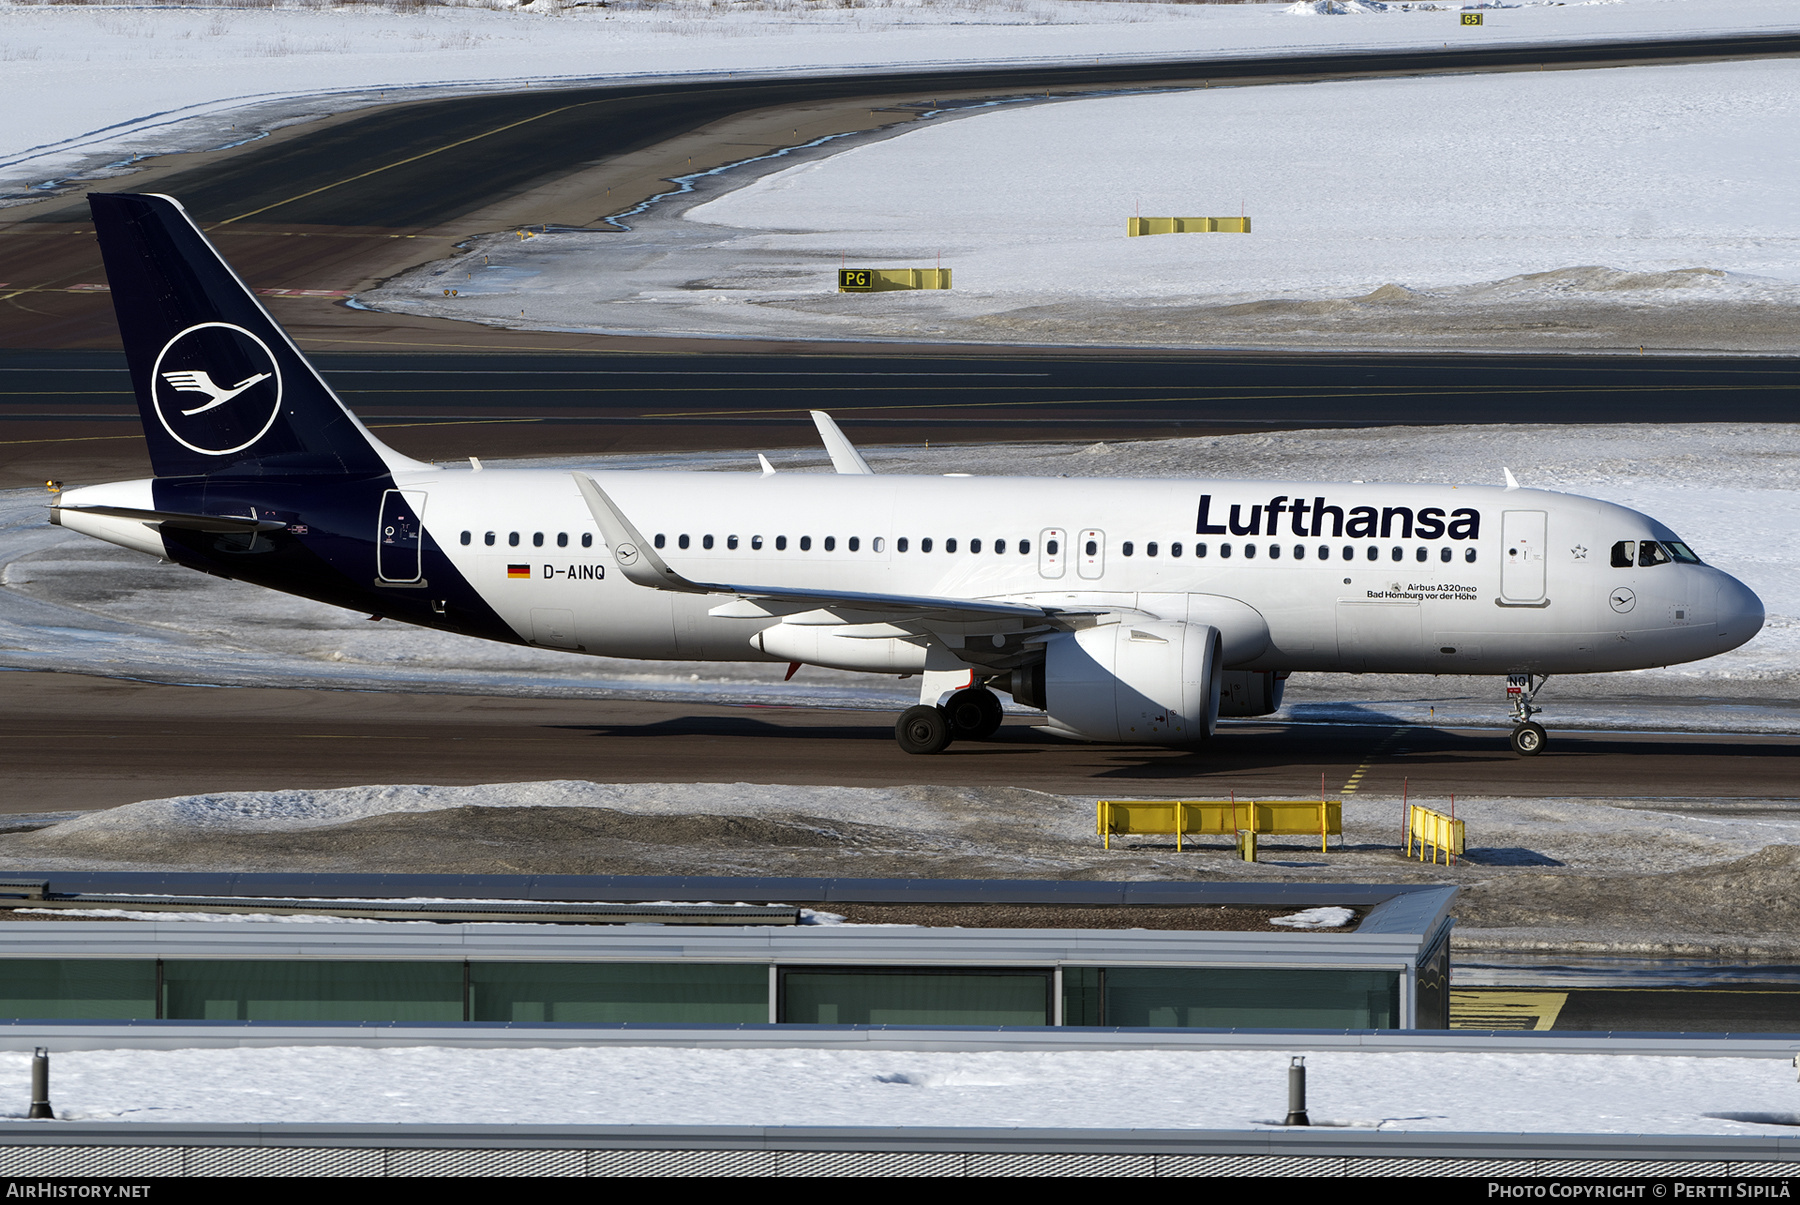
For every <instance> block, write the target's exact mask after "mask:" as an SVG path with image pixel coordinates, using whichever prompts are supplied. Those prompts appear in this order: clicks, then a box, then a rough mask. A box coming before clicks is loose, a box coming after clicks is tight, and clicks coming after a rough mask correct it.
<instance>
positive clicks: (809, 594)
mask: <svg viewBox="0 0 1800 1205" xmlns="http://www.w3.org/2000/svg"><path fill="white" fill-rule="evenodd" d="M90 200H91V204H92V207H93V214H94V222H95V227H96V230H97V232H98V235H99V239H100V245H101V249H102V251H103V253H104V255H105V260H106V271H107V277H108V279H109V281H110V283H111V286H112V299H113V304H114V307H115V308H116V310H117V313H118V320H119V331H120V334H121V335H122V336H123V339H124V344H125V352H126V356H127V359H128V360H129V362H130V368H131V378H132V385H133V387H134V389H135V390H136V393H137V399H138V405H139V407H140V409H141V411H142V416H143V423H144V433H145V436H146V438H147V439H148V441H149V449H150V457H151V463H152V464H153V466H154V469H155V473H156V476H155V477H154V478H153V479H151V480H147V481H122V482H115V483H112V484H109V485H92V486H87V487H85V488H81V489H73V490H70V491H68V492H67V493H65V494H64V495H63V496H62V498H61V504H60V505H59V506H58V507H57V508H56V509H55V510H54V512H53V519H54V521H56V522H58V523H60V524H62V525H63V526H65V527H68V528H71V529H74V530H76V531H80V532H84V533H86V534H88V535H91V536H95V537H98V538H99V539H102V540H108V541H111V542H112V543H115V544H119V545H123V546H124V547H127V548H134V549H137V550H139V551H142V552H145V553H148V554H149V555H151V556H156V557H162V558H164V559H166V560H170V561H175V562H177V563H179V564H182V565H185V566H187V567H189V568H192V569H198V570H201V571H203V572H206V573H212V574H218V575H221V576H225V577H230V578H236V579H238V580H241V581H246V582H253V583H255V584H257V585H261V586H267V587H269V588H271V589H274V590H283V591H286V592H288V593H291V594H298V595H302V596H304V597H307V598H312V599H317V600H319V601H321V602H326V603H331V604H334V605H336V606H340V607H349V608H354V609H356V610H358V611H368V612H372V613H374V614H377V615H381V616H386V617H389V618H392V619H397V620H403V621H405V622H407V623H414V624H420V625H422V626H425V627H432V628H441V629H443V630H446V631H452V632H462V633H466V634H468V635H471V636H481V637H486V638H488V639H491V640H500V641H506V642H508V643H513V644H528V645H537V646H540V647H544V648H553V649H566V650H568V651H569V652H571V653H589V654H594V655H597V656H605V657H633V658H652V659H656V660H693V661H771V662H787V663H791V664H792V663H797V664H805V665H816V666H825V667H829V668H833V669H843V670H860V671H867V672H875V673H891V674H894V675H897V676H914V677H916V678H917V679H918V681H919V682H920V694H919V704H918V706H916V707H912V708H910V709H909V710H907V711H906V712H905V714H903V715H902V716H901V717H900V719H899V723H898V724H897V726H896V734H897V736H898V739H899V742H900V744H901V746H902V747H903V748H905V749H906V750H908V751H910V752H914V753H935V752H938V751H940V750H942V749H944V748H945V747H946V746H947V745H949V744H950V743H951V742H952V741H953V740H979V739H982V738H984V737H987V736H989V735H991V734H992V733H993V732H994V730H995V729H996V728H997V727H998V725H999V723H1000V718H1001V707H1000V702H999V700H998V698H997V697H996V696H995V694H994V693H993V692H994V691H995V690H1000V691H1004V692H1006V693H1008V694H1010V695H1011V696H1012V698H1013V699H1014V700H1015V701H1016V702H1018V703H1020V704H1023V705H1025V706H1027V707H1031V708H1036V709H1038V710H1040V711H1042V712H1044V713H1045V715H1046V717H1047V720H1046V724H1045V726H1046V727H1047V728H1048V729H1049V730H1050V731H1052V732H1055V733H1059V734H1061V735H1064V736H1068V737H1073V738H1077V739H1083V740H1094V741H1118V742H1126V743H1131V744H1151V745H1189V744H1193V743H1196V742H1199V741H1202V740H1204V739H1205V738H1206V737H1208V736H1210V735H1211V734H1212V732H1213V729H1214V725H1215V724H1216V722H1217V720H1218V718H1219V717H1220V716H1221V715H1224V716H1255V715H1267V714H1269V713H1271V712H1273V711H1275V710H1276V708H1277V707H1278V706H1279V705H1280V703H1281V695H1282V686H1283V683H1284V680H1285V679H1286V677H1287V676H1288V674H1290V673H1292V672H1294V671H1296V670H1307V671H1314V672H1324V673H1400V674H1431V673H1454V674H1489V675H1494V676H1495V677H1496V678H1504V679H1506V681H1507V684H1508V686H1507V689H1508V693H1509V695H1510V696H1511V700H1512V706H1513V710H1512V715H1513V736H1512V742H1513V747H1514V748H1515V749H1517V750H1518V751H1519V752H1520V753H1526V754H1530V753H1536V752H1538V751H1539V750H1540V749H1541V748H1542V747H1543V744H1544V729H1543V728H1542V726H1541V725H1539V724H1538V723H1537V722H1536V721H1534V720H1533V719H1532V716H1533V715H1534V714H1535V713H1536V712H1538V711H1539V710H1540V709H1539V708H1538V707H1536V706H1535V705H1534V704H1533V702H1532V698H1533V695H1534V694H1535V693H1536V691H1537V690H1538V688H1539V687H1541V686H1542V684H1543V682H1544V680H1545V678H1546V676H1548V675H1551V674H1559V673H1596V672H1603V671H1608V670H1630V669H1640V668H1645V667H1649V666H1661V665H1670V664H1674V663H1677V662H1685V661H1696V660H1699V659H1701V658H1703V657H1711V656H1713V655H1715V654H1718V653H1722V652H1725V651H1726V650H1728V649H1733V648H1736V647H1737V646H1738V645H1741V644H1743V643H1744V642H1745V641H1746V640H1749V639H1750V638H1751V637H1752V636H1753V635H1755V634H1756V632H1757V631H1758V630H1759V629H1760V628H1761V626H1762V622H1763V608H1762V604H1761V602H1760V601H1759V600H1758V599H1757V597H1756V596H1755V595H1754V594H1753V593H1751V591H1750V590H1749V589H1747V588H1746V587H1745V586H1744V585H1743V584H1742V583H1740V582H1738V581H1737V580H1735V579H1734V578H1732V577H1730V576H1729V575H1727V574H1725V573H1722V572H1720V571H1719V570H1717V569H1714V568H1711V567H1710V566H1708V565H1706V564H1704V563H1703V562H1702V561H1701V560H1700V558H1699V557H1698V556H1696V555H1695V554H1694V553H1693V552H1692V551H1691V550H1690V549H1689V548H1688V546H1687V545H1686V544H1685V543H1683V542H1682V541H1681V539H1680V538H1679V537H1678V536H1676V534H1675V533H1674V532H1672V531H1670V530H1669V529H1668V528H1667V527H1665V526H1663V525H1662V524H1661V523H1658V522H1657V521H1656V520H1655V519H1653V518H1651V517H1649V516H1648V515H1643V514H1639V513H1638V512H1636V511H1632V510H1628V509H1626V508H1624V507H1621V506H1614V505H1611V504H1609V503H1606V502H1600V501H1596V500H1594V499H1591V498H1582V497H1576V496H1572V495H1568V494H1560V493H1551V492H1547V491H1540V490H1531V489H1521V488H1518V486H1517V485H1516V484H1514V483H1513V481H1512V479H1511V474H1510V473H1508V474H1507V484H1506V486H1505V487H1504V488H1502V487H1499V486H1468V485H1464V486H1435V485H1432V486H1426V485H1364V484H1350V485H1346V484H1314V483H1309V482H1247V481H1216V480H1189V481H1143V480H1080V481H1075V480H1067V479H1056V480H1041V479H1030V478H1016V477H1007V478H995V479H982V478H976V477H960V476H958V477H907V476H890V475H875V474H872V473H871V472H870V471H869V468H868V466H867V464H866V463H864V462H863V460H862V458H861V456H859V455H858V454H857V452H856V450H855V448H853V447H852V446H851V445H850V443H849V441H848V440H846V439H844V437H843V435H842V434H841V433H840V432H839V431H838V429H837V428H836V426H835V425H834V424H832V422H831V420H830V419H829V418H827V417H825V416H824V415H818V416H817V418H818V421H819V427H820V431H821V433H822V434H823V436H824V437H825V441H826V445H827V447H828V449H829V451H830V452H831V455H832V460H833V463H834V465H835V466H836V468H837V473H836V474H834V475H829V476H820V475H803V474H778V473H775V472H773V471H772V470H770V469H769V468H768V467H767V462H766V461H765V462H764V469H763V471H762V472H761V473H742V474H736V473H679V472H594V473H569V472H560V471H549V470H541V471H531V470H526V471H510V470H509V471H500V470H485V471H484V470H482V469H481V468H480V465H479V462H477V461H475V460H473V459H472V460H471V461H470V464H469V466H468V467H455V468H450V467H441V466H437V465H431V464H425V463H422V462H420V461H417V460H413V459H411V458H409V457H406V456H403V455H401V454H400V453H398V452H395V451H394V450H393V449H391V448H388V447H386V446H384V445H383V444H382V443H381V442H380V441H379V440H377V439H376V438H375V437H374V436H373V435H371V434H370V433H369V431H368V430H367V428H365V427H364V426H363V424H362V423H361V422H359V421H358V420H357V418H356V416H355V415H353V414H351V413H350V411H349V410H348V409H346V408H345V406H344V405H343V403H342V402H341V401H339V400H338V398H337V396H336V395H335V394H334V393H333V392H332V391H331V389H330V387H329V386H328V385H326V383H325V382H324V380H323V379H322V378H321V377H320V376H319V374H318V373H317V372H316V371H315V370H314V369H313V368H312V366H311V365H310V364H308V363H307V361H306V358H305V357H304V356H302V355H301V354H300V351H299V349H298V348H296V347H295V346H294V344H293V343H292V341H290V340H289V339H288V337H287V336H286V334H285V333H284V332H283V331H282V330H281V328H280V327H279V326H277V325H276V323H275V321H274V320H273V319H272V318H271V317H270V316H269V314H268V313H267V312H266V311H265V310H264V309H263V308H262V306H261V304H260V303H258V301H257V300H256V297H255V296H254V295H253V294H252V293H251V291H250V290H249V289H248V288H247V287H246V286H245V285H244V283H243V281H242V280H240V279H239V278H238V276H237V274H236V273H235V272H233V271H232V269H231V268H230V267H229V266H228V265H227V264H226V263H225V261H224V260H223V258H221V257H220V255H219V254H218V252H217V251H216V250H215V249H214V248H213V247H212V245H211V244H210V243H209V242H208V241H207V240H206V238H205V237H204V236H203V235H202V234H201V233H200V231H199V229H198V228H197V227H196V226H195V225H194V223H193V222H192V220H191V219H190V218H189V217H188V215H187V213H186V212H185V211H184V210H183V209H182V208H181V206H180V205H179V204H177V203H176V202H175V201H174V200H172V199H170V198H168V197H161V196H134V195H94V196H92V197H91V198H90Z"/></svg>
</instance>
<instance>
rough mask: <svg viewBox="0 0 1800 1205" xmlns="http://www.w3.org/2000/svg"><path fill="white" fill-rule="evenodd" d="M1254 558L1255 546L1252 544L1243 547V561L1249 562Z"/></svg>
mask: <svg viewBox="0 0 1800 1205" xmlns="http://www.w3.org/2000/svg"><path fill="white" fill-rule="evenodd" d="M1255 556H1256V545H1254V544H1246V545H1244V559H1245V560H1251V559H1253V558H1254V557H1255Z"/></svg>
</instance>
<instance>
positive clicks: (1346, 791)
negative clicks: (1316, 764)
mask: <svg viewBox="0 0 1800 1205" xmlns="http://www.w3.org/2000/svg"><path fill="white" fill-rule="evenodd" d="M1404 731H1406V730H1405V729H1404V728H1396V729H1394V730H1393V731H1392V732H1390V733H1388V734H1387V735H1386V736H1384V737H1382V738H1381V743H1380V744H1378V745H1376V746H1375V747H1374V748H1373V749H1371V750H1369V756H1368V757H1367V758H1366V759H1365V760H1364V761H1363V764H1362V765H1360V766H1358V767H1356V773H1354V774H1352V775H1351V776H1350V777H1349V778H1348V779H1347V780H1346V781H1345V782H1344V785H1343V786H1341V787H1339V788H1338V794H1340V795H1353V794H1355V793H1356V788H1357V787H1358V786H1359V785H1361V783H1362V776H1363V775H1364V774H1367V773H1368V772H1369V767H1370V766H1372V765H1374V764H1375V759H1376V758H1378V757H1380V756H1381V755H1382V754H1383V753H1386V752H1387V751H1388V746H1389V745H1392V744H1393V743H1394V742H1395V741H1397V740H1399V739H1400V734H1401V733H1402V732H1404Z"/></svg>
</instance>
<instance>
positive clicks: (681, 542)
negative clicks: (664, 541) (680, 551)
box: [675, 532, 688, 548]
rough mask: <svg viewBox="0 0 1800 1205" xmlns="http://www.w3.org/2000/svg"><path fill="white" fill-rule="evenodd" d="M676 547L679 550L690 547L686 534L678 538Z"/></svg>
mask: <svg viewBox="0 0 1800 1205" xmlns="http://www.w3.org/2000/svg"><path fill="white" fill-rule="evenodd" d="M675 546H676V547H677V548H686V547H687V546H688V537H687V533H686V532H683V533H682V534H681V535H680V536H678V537H676V540H675Z"/></svg>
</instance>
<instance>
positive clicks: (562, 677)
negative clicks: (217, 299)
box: [0, 425, 1800, 732]
mask: <svg viewBox="0 0 1800 1205" xmlns="http://www.w3.org/2000/svg"><path fill="white" fill-rule="evenodd" d="M866 451H867V453H868V456H869V458H870V460H871V461H872V463H873V464H874V465H875V467H876V468H877V470H878V471H881V472H889V473H904V472H917V473H943V472H972V473H979V474H990V475H995V476H1002V475H1034V476H1048V477H1064V476H1066V477H1071V478H1080V477H1103V476H1106V477H1200V476H1206V477H1212V478H1215V479H1219V478H1223V479H1240V480H1245V479H1247V480H1255V479H1259V478H1264V479H1267V478H1274V479H1285V480H1312V481H1334V480H1336V481H1347V480H1366V481H1422V482H1464V481H1466V482H1483V481H1497V480H1498V479H1499V477H1500V470H1501V466H1502V465H1503V464H1505V465H1508V466H1510V467H1511V468H1512V469H1513V471H1514V472H1515V473H1516V474H1518V476H1519V479H1520V480H1521V482H1523V483H1524V484H1526V485H1528V486H1535V487H1542V488H1548V489H1557V490H1564V491H1568V492H1571V493H1578V494H1586V495H1591V496H1594V497H1600V498H1605V499H1607V500H1609V501H1614V502H1619V503H1623V504H1625V505H1627V506H1632V507H1635V508H1637V509H1639V510H1643V511H1645V512H1647V513H1649V514H1652V515H1655V516H1657V517H1658V518H1660V519H1662V520H1663V521H1664V522H1666V523H1668V524H1669V525H1670V526H1672V527H1673V528H1674V529H1675V531H1676V532H1678V533H1679V534H1680V535H1681V536H1682V537H1683V538H1684V539H1685V540H1687V541H1688V543H1689V544H1691V545H1692V546H1693V548H1694V549H1695V550H1696V551H1697V552H1698V553H1699V554H1700V555H1701V556H1702V557H1703V558H1705V559H1706V560H1707V561H1709V562H1710V563H1712V564H1715V565H1718V566H1719V567H1720V568H1722V569H1724V570H1726V571H1727V572H1729V573H1732V574H1734V575H1736V576H1738V577H1739V578H1741V579H1742V580H1743V581H1745V582H1746V583H1748V584H1749V585H1750V587H1751V588H1752V589H1753V590H1755V591H1756V592H1757V594H1758V595H1759V596H1760V597H1761V598H1762V599H1763V601H1764V604H1765V606H1766V607H1767V608H1768V613H1769V615H1768V622H1767V624H1766V626H1765V627H1764V629H1763V631H1762V633H1761V634H1760V635H1758V636H1757V637H1756V638H1755V639H1753V640H1752V641H1750V643H1748V644H1746V645H1745V646H1743V647H1742V648H1739V649H1737V650H1734V651H1733V652H1731V653H1727V654H1725V655H1724V656H1722V657H1715V658H1712V659H1710V660H1707V661H1701V662H1696V663H1693V664H1690V665H1680V666H1673V667H1671V668H1668V669H1661V670H1644V671H1638V672H1634V673H1627V674H1606V675H1592V676H1588V677H1571V678H1559V679H1557V680H1555V681H1554V682H1553V683H1552V684H1551V687H1550V688H1549V690H1547V691H1546V692H1545V694H1544V695H1543V696H1542V701H1543V702H1546V703H1549V704H1550V705H1551V706H1552V707H1553V708H1554V709H1555V710H1554V711H1553V712H1552V713H1551V714H1552V718H1553V719H1554V721H1555V722H1556V723H1557V724H1558V725H1561V726H1565V727H1566V726H1582V727H1604V728H1628V727H1649V728H1659V729H1677V730H1712V731H1776V732H1796V731H1800V707H1795V706H1790V705H1789V704H1788V703H1785V702H1783V701H1784V700H1793V699H1795V698H1796V697H1797V696H1800V611H1796V610H1795V604H1794V601H1793V600H1794V599H1796V598H1800V558H1797V557H1796V556H1795V555H1794V553H1795V550H1794V536H1793V533H1794V532H1795V531H1796V530H1800V502H1797V501H1796V499H1800V428H1796V427H1793V426H1787V425H1767V426H1726V425H1700V426H1692V427H1686V428H1683V429H1681V430H1680V431H1679V432H1676V433H1673V434H1671V433H1668V432H1660V431H1645V430H1640V429H1637V428H1634V427H1631V426H1625V425H1621V426H1592V427H1559V426H1542V427H1503V428H1495V427H1433V428H1381V429H1375V430H1339V431H1293V432H1282V433H1277V434H1270V435H1232V436H1211V437H1202V438H1195V439H1178V440H1165V441H1143V442H1137V443H1119V444H1095V445H1089V446H1085V447H1083V446H1074V445H1050V444H1023V445H1014V446H986V447H952V448H935V449H931V450H929V451H927V450H922V449H919V448H871V449H866ZM772 459H773V460H774V462H775V463H776V464H777V465H778V466H780V467H781V468H782V469H783V471H790V472H791V471H825V470H826V469H827V468H828V466H827V464H826V462H825V458H824V455H823V453H822V452H819V451H815V450H812V449H803V450H786V451H783V450H780V449H775V450H772ZM531 463H534V464H539V465H542V466H544V467H563V466H564V465H577V464H579V465H581V466H585V467H589V468H598V469H611V468H620V469H625V468H632V467H652V466H655V467H668V466H671V465H686V466H689V467H693V468H700V469H711V470H715V471H747V472H754V471H757V470H756V465H755V462H754V460H753V459H751V458H750V457H748V456H737V455H730V454H705V455H692V456H685V457H622V458H621V457H615V458H590V459H584V460H581V461H579V462H577V461H562V460H542V461H534V462H531ZM46 501H47V499H46V498H45V496H44V495H43V494H41V493H39V492H37V491H30V490H17V491H10V492H6V493H0V669H42V670H61V671H68V672H78V673H98V674H104V675H108V676H116V677H137V678H147V679H151V680H156V681H173V682H191V683H209V684H216V685H270V684H277V683H279V684H285V685H291V686H324V687H354V688H357V689H377V690H425V691H443V692H455V693H495V694H509V695H560V696H564V697H575V696H581V697H619V696H635V697H645V698H658V699H692V700H696V701H699V700H714V701H723V702H738V703H744V702H776V703H783V702H785V703H795V704H805V705H816V706H842V707H855V708H872V709H882V710H888V709H892V708H894V707H895V706H896V705H897V704H899V703H901V702H902V701H903V700H905V699H906V698H908V697H911V696H910V692H909V690H908V687H909V685H910V684H907V683H901V682H898V681H896V680H894V679H892V678H883V677H877V676H874V675H853V674H843V673H837V672H834V671H827V670H807V671H804V672H802V673H801V674H799V675H798V676H797V677H796V678H795V679H794V681H793V682H791V683H787V684H783V683H782V682H781V681H780V678H781V675H782V673H783V671H784V669H785V667H784V666H780V665H774V666H769V665H753V664H745V665H727V664H690V663H673V662H672V663H645V662H633V661H613V660H607V659H603V658H591V657H577V656H571V655H569V654H565V653H557V652H551V651H548V650H542V649H528V648H519V647H513V646H507V645H500V644H492V643H488V642H485V641H480V640H475V639H472V638H469V637H462V636H454V635H448V634H443V633H436V632H430V631H426V630H423V629H418V628H409V627H406V626H404V625H401V624H398V623H392V622H388V623H380V624H372V623H369V622H368V621H367V619H366V617H364V616H362V615H360V614H357V613H353V612H347V611H340V610H336V609H334V608H331V607H326V606H323V605H321V604H317V603H313V602H309V601H306V600H304V599H298V598H292V597H289V596H286V595H281V594H276V593H274V592H271V591H266V590H262V589H259V588H257V587H255V586H250V585H247V584H245V583H242V582H228V581H223V580H220V579H218V578H212V577H208V576H205V575H203V574H198V573H193V572H191V571H189V570H185V569H180V568H178V567H175V566H172V565H164V564H158V563H156V562H154V561H152V560H151V559H150V558H149V557H146V556H143V555H141V554H138V553H133V552H128V551H125V550H123V549H119V548H115V547H113V546H111V545H107V544H102V543H100V542H99V541H96V540H91V539H88V538H87V537H84V536H81V535H79V534H76V533H73V532H70V531H68V530H66V529H63V528H59V527H51V526H49V525H48V524H47V523H46V521H45V509H44V508H45V505H46ZM1696 698H1704V699H1707V700H1709V702H1708V704H1707V706H1705V707H1697V706H1695V705H1694V702H1693V701H1694V700H1695V699H1696ZM1581 699H1587V700H1591V702H1587V703H1576V702H1574V701H1575V700H1581ZM1283 716H1284V717H1286V718H1292V719H1297V720H1312V721H1323V722H1348V723H1386V722H1391V720H1392V719H1401V720H1404V721H1406V722H1409V723H1437V724H1445V725H1453V724H1457V723H1474V724H1479V725H1484V726H1499V725H1500V724H1502V723H1503V720H1504V708H1503V703H1502V699H1501V696H1500V691H1499V688H1498V687H1497V686H1496V685H1495V682H1494V680H1493V679H1486V678H1476V679H1462V678H1455V677H1443V678H1405V677H1396V678H1379V677H1373V676H1348V675H1344V676H1339V675H1298V676H1296V677H1295V678H1294V679H1292V680H1291V682H1290V684H1289V691H1288V704H1287V706H1286V708H1285V709H1284V711H1283Z"/></svg>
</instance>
